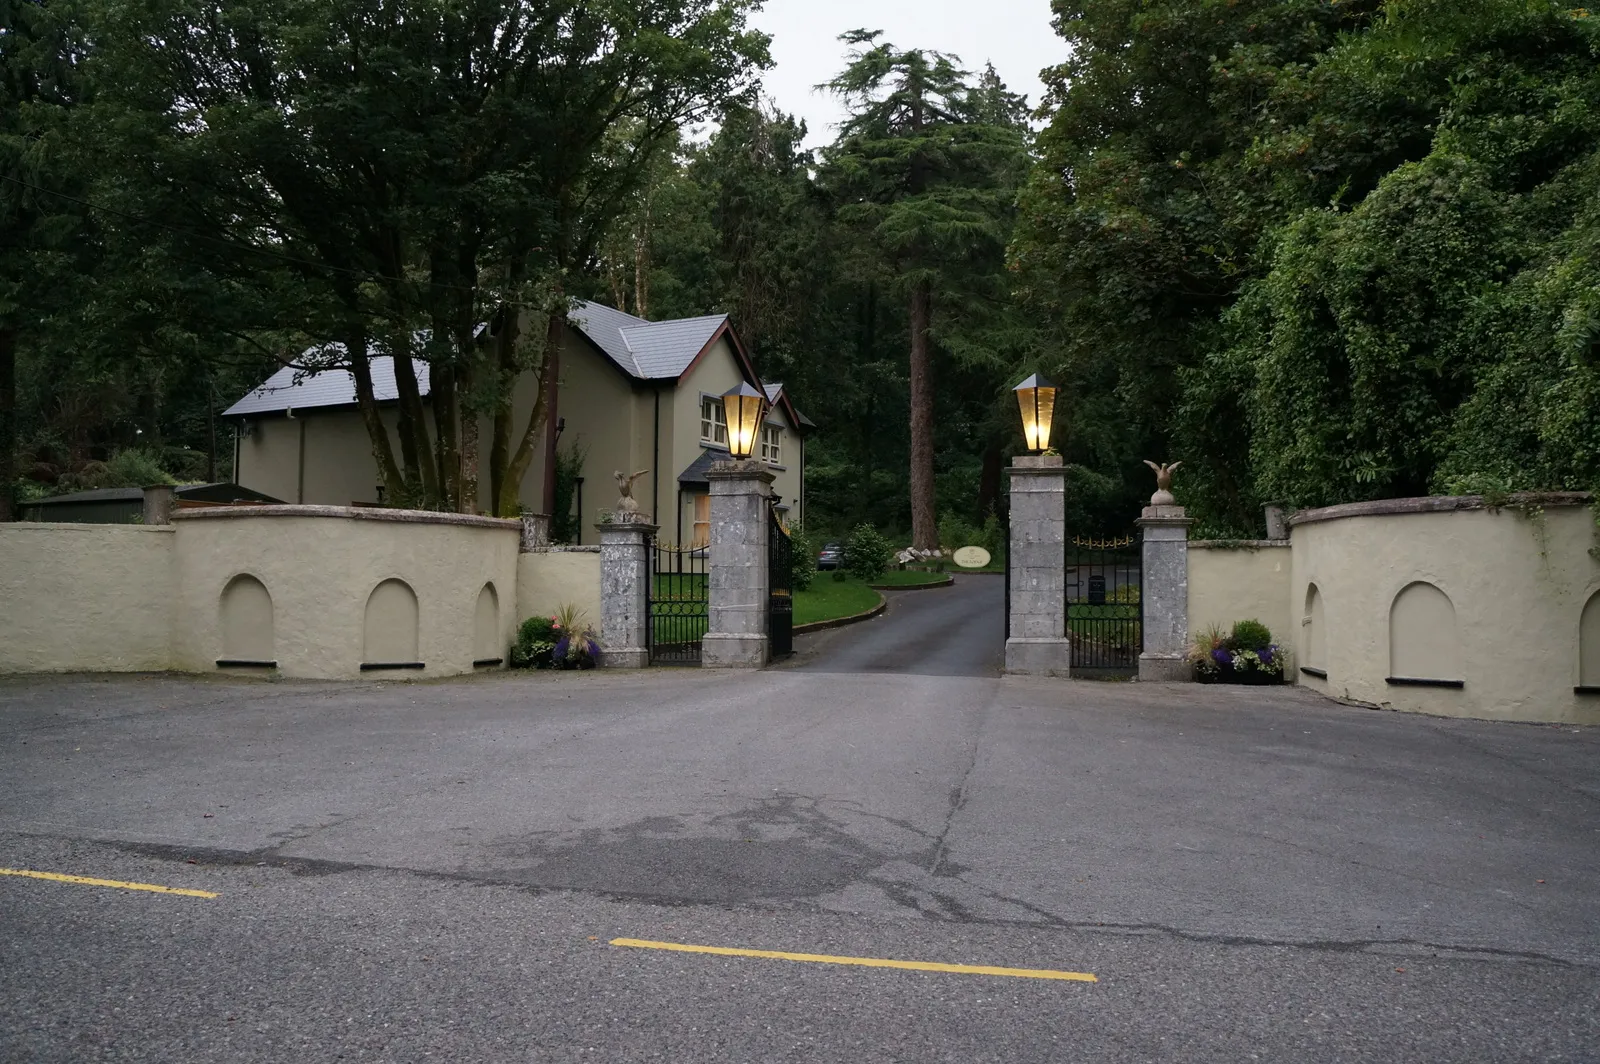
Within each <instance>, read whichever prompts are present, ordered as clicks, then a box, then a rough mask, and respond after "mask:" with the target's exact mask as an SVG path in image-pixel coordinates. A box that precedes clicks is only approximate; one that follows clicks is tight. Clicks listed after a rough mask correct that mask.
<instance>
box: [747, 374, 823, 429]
mask: <svg viewBox="0 0 1600 1064" xmlns="http://www.w3.org/2000/svg"><path fill="white" fill-rule="evenodd" d="M761 387H763V388H764V389H766V392H767V402H769V403H771V404H772V405H773V406H777V405H778V399H779V397H780V396H782V395H783V385H782V384H763V385H762V386H761ZM784 405H785V406H787V407H788V408H789V409H790V410H794V419H795V422H796V425H795V427H796V428H802V429H814V428H816V427H817V423H816V422H815V421H812V420H811V419H810V418H808V417H806V416H805V415H804V414H802V413H801V412H800V411H798V410H795V407H794V404H793V403H791V402H789V401H788V400H787V399H786V400H785V401H784Z"/></svg>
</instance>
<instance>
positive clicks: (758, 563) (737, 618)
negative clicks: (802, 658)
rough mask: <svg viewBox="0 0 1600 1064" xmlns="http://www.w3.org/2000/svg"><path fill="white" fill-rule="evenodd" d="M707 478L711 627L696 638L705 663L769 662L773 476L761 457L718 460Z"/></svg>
mask: <svg viewBox="0 0 1600 1064" xmlns="http://www.w3.org/2000/svg"><path fill="white" fill-rule="evenodd" d="M706 479H707V480H709V481H710V483H711V549H710V555H711V557H710V562H711V565H710V586H709V591H710V595H709V597H710V627H709V628H708V629H707V631H706V634H705V638H704V639H703V640H701V642H700V664H701V665H702V666H704V667H706V668H712V669H717V668H722V669H759V668H761V667H762V666H763V665H765V664H766V663H767V658H768V656H769V655H770V652H771V647H770V646H769V645H768V638H767V598H768V591H769V588H768V580H767V527H768V521H769V518H768V516H767V508H768V506H769V504H770V502H769V500H770V497H771V495H772V481H773V479H774V477H773V475H772V474H771V473H770V472H768V471H767V468H766V467H765V466H763V465H762V464H761V463H760V462H751V461H732V462H717V463H716V464H714V465H713V466H712V467H711V469H710V470H709V471H708V472H707V473H706Z"/></svg>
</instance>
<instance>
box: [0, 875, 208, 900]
mask: <svg viewBox="0 0 1600 1064" xmlns="http://www.w3.org/2000/svg"><path fill="white" fill-rule="evenodd" d="M0 876H27V877H28V878H29V879H48V880H50V881H51V882H54V883H82V884H84V885H85V886H90V887H118V888H120V889H122V890H148V891H149V892H150V893H152V894H182V895H184V896H185V897H188V898H215V897H218V895H216V894H213V893H212V892H211V891H209V890H190V889H188V888H187V887H162V886H158V885H156V884H155V883H124V882H122V881H121V880H118V879H91V878H90V877H88V876H69V875H63V874H62V873H60V872H35V871H32V870H31V869H27V868H0Z"/></svg>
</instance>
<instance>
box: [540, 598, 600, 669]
mask: <svg viewBox="0 0 1600 1064" xmlns="http://www.w3.org/2000/svg"><path fill="white" fill-rule="evenodd" d="M552 621H553V622H554V625H555V634H556V645H555V646H554V647H553V648H552V649H551V651H550V660H551V662H552V664H553V665H554V667H555V668H558V669H592V668H594V667H595V666H596V665H598V664H600V643H599V641H598V640H597V639H596V638H595V634H594V629H592V628H590V627H589V625H588V623H587V621H586V620H585V619H584V616H583V611H582V610H580V609H578V607H577V606H574V605H573V604H572V603H570V602H569V603H567V604H566V605H564V606H562V607H561V608H560V609H559V610H557V611H556V615H555V617H553V618H552Z"/></svg>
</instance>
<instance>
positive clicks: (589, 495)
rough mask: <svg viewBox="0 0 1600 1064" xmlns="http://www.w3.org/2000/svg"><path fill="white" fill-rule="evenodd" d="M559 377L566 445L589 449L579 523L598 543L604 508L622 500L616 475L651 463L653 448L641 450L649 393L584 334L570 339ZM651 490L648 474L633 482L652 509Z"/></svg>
mask: <svg viewBox="0 0 1600 1064" xmlns="http://www.w3.org/2000/svg"><path fill="white" fill-rule="evenodd" d="M557 380H558V381H559V388H560V394H559V396H558V398H557V400H556V405H557V408H558V410H559V416H560V417H563V418H565V419H566V421H567V427H566V429H565V430H564V431H563V432H562V434H561V442H560V447H561V449H562V450H566V449H567V448H569V447H571V446H573V445H574V444H576V445H579V446H581V447H583V449H584V451H585V457H584V463H583V509H584V512H583V513H582V514H580V515H578V517H579V520H578V525H579V528H580V531H581V535H582V537H583V539H584V540H585V541H587V542H589V543H596V542H598V541H599V533H597V532H596V531H595V530H594V526H595V523H596V522H597V521H598V520H599V511H600V510H601V509H610V508H611V507H613V506H614V505H615V504H616V501H617V482H616V480H615V479H614V478H613V476H612V474H614V473H616V472H618V471H620V472H623V473H634V472H637V471H638V470H641V469H647V468H649V467H650V465H651V462H650V456H649V452H648V451H645V452H644V454H642V455H641V454H640V453H639V451H640V444H639V437H640V434H641V432H642V433H644V434H645V435H646V436H647V437H648V434H649V432H650V430H651V424H650V419H649V417H648V415H647V414H645V413H644V412H643V409H644V405H645V402H646V401H648V399H649V395H648V393H643V392H637V391H635V390H634V387H633V384H632V383H631V382H630V380H629V379H628V378H627V377H624V376H623V375H622V373H621V372H620V371H618V370H617V368H616V367H615V366H614V365H612V364H611V361H610V360H609V359H607V358H606V357H605V356H604V355H601V354H598V353H597V352H595V351H594V349H593V348H591V347H590V346H589V345H588V343H587V342H585V341H584V340H582V339H581V338H579V337H572V338H570V339H569V341H568V343H567V344H566V346H565V347H564V348H563V351H562V356H561V374H560V376H559V377H558V378H557ZM540 461H541V462H542V458H541V459H540ZM539 468H541V469H542V468H543V466H542V465H540V467H539ZM649 489H650V475H649V474H648V473H647V474H646V475H644V476H643V477H640V478H639V481H638V482H637V483H636V484H634V486H633V495H634V498H635V499H638V500H639V505H640V506H641V507H643V508H644V509H646V510H648V509H650V491H649ZM534 508H535V509H536V508H537V507H534Z"/></svg>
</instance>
